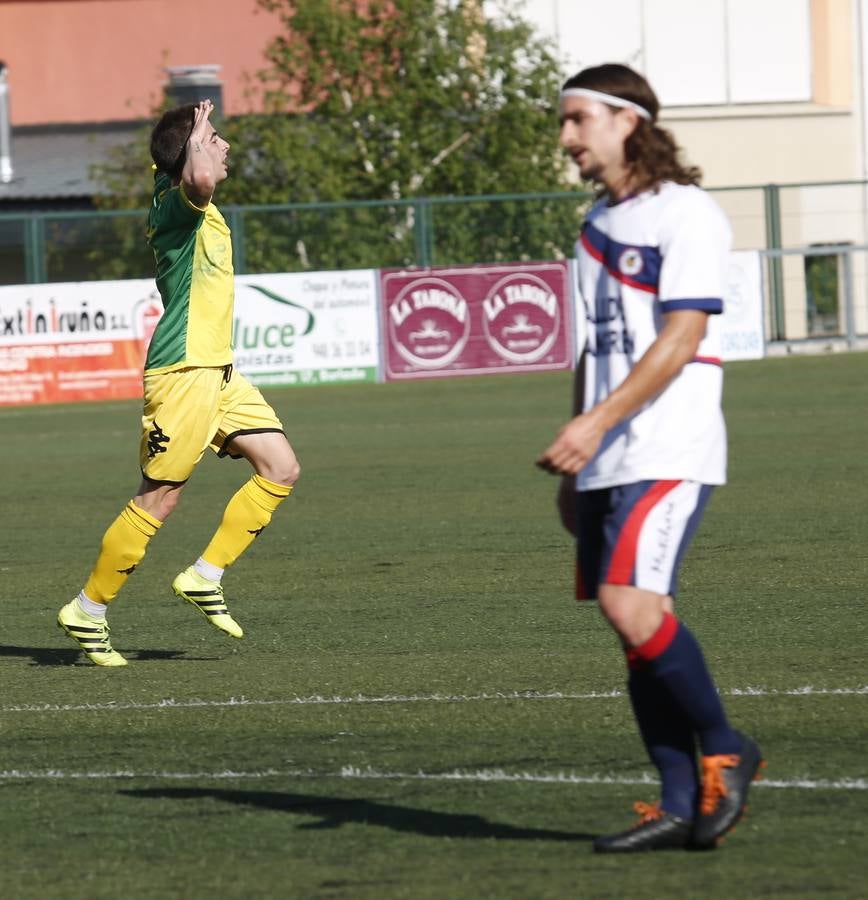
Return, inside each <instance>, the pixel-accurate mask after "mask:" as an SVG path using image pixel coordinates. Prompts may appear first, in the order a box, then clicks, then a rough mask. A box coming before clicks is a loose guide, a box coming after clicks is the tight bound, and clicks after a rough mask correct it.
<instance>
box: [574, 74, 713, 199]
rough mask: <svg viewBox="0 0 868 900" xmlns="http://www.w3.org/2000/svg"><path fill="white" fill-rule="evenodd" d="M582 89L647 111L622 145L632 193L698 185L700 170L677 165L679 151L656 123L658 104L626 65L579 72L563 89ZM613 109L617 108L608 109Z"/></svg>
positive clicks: (652, 92)
mask: <svg viewBox="0 0 868 900" xmlns="http://www.w3.org/2000/svg"><path fill="white" fill-rule="evenodd" d="M568 88H585V89H587V90H591V91H599V92H600V93H603V94H611V95H612V96H614V97H621V98H622V99H624V100H629V101H630V102H632V103H635V104H637V105H638V106H641V107H642V108H643V109H645V110H647V111H648V114H649V115H650V116H651V118H650V119H645V118H644V117H640V118H639V124H638V125H637V126H636V129H635V131H633V133H632V134H631V135H630V136H629V137H628V138H627V140H626V141H625V142H624V154H625V157H626V160H627V165H628V166H629V169H630V176H631V180H632V183H633V185H634V186H635V188H636V190H639V191H647V190H654V189H656V188H658V187H659V186H660V183H661V182H663V181H674V182H675V183H676V184H697V185H698V184H699V183H700V181H701V180H702V170H701V169H698V168H697V167H696V166H689V165H685V164H684V163H682V162H681V159H680V156H681V148H680V147H679V146H678V144H676V143H675V138H674V137H673V136H672V134H671V132H669V131H667V130H666V129H665V128H661V127H660V126H659V125H658V124H657V115H658V113H659V112H660V101H659V100H658V99H657V95H656V94H655V93H654V91H653V90H652V88H651V85H650V84H648V82H647V81H646V80H645V79H644V78H643V77H642V76H641V75H640V74H639V73H638V72H634V71H633V69H631V68H629V66H622V65H620V64H619V63H605V64H604V65H601V66H591V67H589V68H587V69H582V71H581V72H579V73H578V74H577V75H573V76H572V78H568V79H567V80H566V81H565V82H564V86H563V90H567V89H568ZM611 108H612V109H613V110H616V109H617V108H618V107H614V106H613V107H611Z"/></svg>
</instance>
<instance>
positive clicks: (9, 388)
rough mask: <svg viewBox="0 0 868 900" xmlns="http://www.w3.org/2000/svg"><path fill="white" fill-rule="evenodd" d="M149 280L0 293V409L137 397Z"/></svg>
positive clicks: (148, 328) (148, 324)
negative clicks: (34, 404) (38, 404)
mask: <svg viewBox="0 0 868 900" xmlns="http://www.w3.org/2000/svg"><path fill="white" fill-rule="evenodd" d="M161 314H162V306H161V304H160V301H159V297H158V296H157V294H156V289H155V287H154V282H153V279H142V280H138V281H103V282H81V283H67V284H33V285H14V286H10V287H2V288H0V406H18V405H24V404H31V403H67V402H69V401H72V400H121V399H132V398H136V397H141V396H142V364H143V362H144V358H145V352H146V349H147V345H148V341H149V340H150V337H151V334H153V331H154V328H155V327H156V323H157V321H159V318H160V315H161Z"/></svg>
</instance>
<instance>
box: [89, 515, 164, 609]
mask: <svg viewBox="0 0 868 900" xmlns="http://www.w3.org/2000/svg"><path fill="white" fill-rule="evenodd" d="M162 524H163V523H162V522H161V521H160V520H159V519H155V518H154V517H153V516H152V515H150V513H146V512H145V511H144V510H143V509H140V508H139V507H138V506H136V504H135V503H133V501H132V500H130V502H129V503H128V504H127V505H126V506H125V507H124V510H123V512H122V513H121V514H120V515H119V516H118V517H117V518H116V519H115V520H114V522H112V524H111V525H109V527H108V531H106V533H105V534H104V535H103V538H102V546H101V547H100V552H99V556H98V557H97V561H96V565H95V566H94V567H93V572H91V573H90V578H88V580H87V584H86V585H85V586H84V593H85V595H86V596H87V597H88V598H90V599H91V600H93V601H94V602H95V603H111V601H112V600H114V598H115V597H117V595H118V591H120V589H121V588H122V587H123V586H124V582H125V581H126V580H127V578H129V577H130V575H131V574H132V572H133V570H134V569H135V567H136V566H137V565H138V564H139V563H140V562H141V561H142V557H143V556H144V555H145V550H146V549H147V547H148V542H149V541H150V540H151V538H152V537H153V536H154V535H155V534H156V533H157V529H158V528H159V527H160V525H162Z"/></svg>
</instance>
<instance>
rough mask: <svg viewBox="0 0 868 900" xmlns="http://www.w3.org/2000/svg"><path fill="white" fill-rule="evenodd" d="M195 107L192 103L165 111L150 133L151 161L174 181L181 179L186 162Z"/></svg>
mask: <svg viewBox="0 0 868 900" xmlns="http://www.w3.org/2000/svg"><path fill="white" fill-rule="evenodd" d="M195 114H196V107H195V105H194V104H192V103H187V104H185V105H184V106H176V107H175V108H174V109H170V110H167V111H166V112H165V113H163V115H162V116H161V117H160V121H159V122H157V124H156V125H155V126H154V130H153V131H152V132H151V159H153V161H154V164H155V165H156V167H157V168H158V169H159V170H160V171H161V172H165V173H166V174H167V175H170V176H171V177H172V178H174V179H178V178H180V177H181V172H182V171H183V169H184V163H185V162H186V160H187V141H188V140H189V139H190V133H191V132H192V131H193V120H194V117H195Z"/></svg>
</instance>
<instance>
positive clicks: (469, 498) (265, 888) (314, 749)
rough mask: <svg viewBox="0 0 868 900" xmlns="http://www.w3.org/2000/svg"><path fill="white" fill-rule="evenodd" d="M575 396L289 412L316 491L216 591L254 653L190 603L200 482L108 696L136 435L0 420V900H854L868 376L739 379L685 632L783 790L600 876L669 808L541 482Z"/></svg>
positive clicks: (521, 394) (865, 679) (839, 359)
mask: <svg viewBox="0 0 868 900" xmlns="http://www.w3.org/2000/svg"><path fill="white" fill-rule="evenodd" d="M569 393H570V376H569V374H568V373H562V374H556V375H533V376H494V377H488V378H473V379H454V380H445V381H427V382H423V383H415V384H396V385H381V386H333V387H321V388H316V389H310V390H298V389H290V390H272V391H269V392H268V397H269V399H270V400H271V401H272V402H273V403H274V405H275V406H276V408H277V409H278V412H279V414H280V415H281V417H282V418H283V421H284V423H285V425H286V427H287V431H288V433H289V436H290V439H291V441H292V443H293V444H294V446H295V447H296V448H297V450H298V454H299V457H300V460H301V463H302V469H303V471H302V479H301V482H300V484H299V487H298V489H297V491H296V494H295V496H293V497H292V498H291V499H290V500H289V501H288V503H287V504H285V505H284V507H283V508H282V509H281V510H280V512H279V513H278V515H277V516H276V518H275V521H274V522H273V523H272V525H271V526H270V527H269V529H268V530H267V531H266V532H265V534H264V535H263V536H262V537H261V538H259V539H258V540H257V541H256V543H255V544H254V545H253V547H252V548H251V550H250V552H249V553H248V554H247V555H246V556H245V557H244V558H242V560H241V561H239V563H238V564H237V566H236V567H235V568H234V569H233V570H231V571H230V572H229V573H227V577H226V579H225V584H226V588H227V598H228V600H229V603H230V608H231V609H232V610H233V612H234V613H235V615H236V617H237V618H238V620H239V621H240V622H241V624H242V625H243V627H244V629H245V632H246V635H245V638H244V639H243V641H240V642H233V641H232V640H231V639H230V638H228V637H223V636H222V635H221V634H219V633H218V632H217V631H216V630H214V629H212V628H210V627H209V626H208V625H207V623H206V622H205V621H204V620H203V619H202V618H201V617H199V616H198V615H197V614H196V613H195V611H193V610H191V609H189V608H188V607H187V606H186V605H185V604H183V603H182V602H180V601H179V600H177V598H175V597H174V595H173V594H172V592H171V589H170V583H171V580H172V578H173V577H174V575H175V574H176V573H177V572H178V571H180V569H181V568H183V567H185V566H187V565H189V564H190V563H191V562H192V561H193V560H194V559H195V558H196V556H197V555H198V553H199V552H200V550H201V549H202V547H203V546H204V544H205V542H206V541H207V539H208V537H209V536H210V534H211V532H212V530H213V528H214V527H215V525H216V523H217V521H218V519H219V516H220V513H221V510H222V508H223V505H224V503H225V501H226V499H227V498H228V497H229V495H230V494H231V493H232V492H233V491H234V490H235V488H236V487H237V486H238V485H239V484H240V483H241V482H242V481H244V480H246V479H247V477H248V470H247V467H246V465H245V464H243V463H238V462H231V461H228V460H227V461H220V462H218V461H217V460H215V459H214V458H213V457H210V456H209V457H206V459H205V460H204V461H203V463H202V465H201V467H200V468H199V469H198V471H197V472H196V473H195V475H194V477H193V479H192V480H191V482H190V484H189V486H188V488H187V490H186V492H185V495H184V497H183V498H182V501H181V505H180V506H179V508H178V510H177V512H176V513H175V515H174V516H173V518H172V519H170V520H169V522H168V523H167V524H166V526H165V527H164V529H163V530H162V531H161V533H160V534H159V535H158V536H157V538H156V539H155V541H154V542H153V543H152V545H151V548H150V551H149V554H148V556H147V557H146V559H145V561H144V562H143V563H142V565H141V566H140V567H139V569H138V570H137V571H136V573H135V574H134V575H133V577H132V578H131V579H130V581H129V583H128V585H127V587H126V589H125V590H124V592H123V593H122V594H121V596H120V598H119V599H118V601H117V603H116V605H115V606H114V607H113V609H112V611H111V618H110V621H111V624H112V628H113V631H112V637H113V641H114V644H115V646H116V647H117V648H118V649H119V650H121V651H122V652H124V653H125V654H126V655H127V656H128V657H129V659H130V665H129V666H128V667H127V668H126V669H122V670H114V671H112V670H109V671H106V670H100V669H96V668H94V667H92V666H89V665H86V664H84V662H83V657H81V656H79V654H78V653H77V652H76V651H75V649H74V647H73V646H72V644H71V643H70V642H69V640H68V639H67V638H66V637H64V636H63V635H62V634H61V633H60V631H59V630H58V629H57V628H56V627H55V624H54V621H55V616H56V613H57V610H58V608H59V607H60V606H61V605H62V604H63V603H64V602H66V601H67V600H68V599H69V598H71V597H72V596H73V595H74V594H75V593H76V592H77V591H78V590H79V589H80V587H81V585H82V583H83V582H84V579H85V578H86V576H87V574H88V571H89V569H90V566H91V564H92V562H93V559H94V556H95V553H96V550H97V547H98V543H99V540H100V537H101V535H102V532H103V531H104V529H105V528H106V526H107V525H108V523H109V522H110V521H111V520H112V519H113V518H114V517H115V516H116V515H117V513H118V512H119V510H120V508H121V507H122V505H123V503H124V502H125V501H126V500H127V499H128V498H129V497H130V496H131V494H132V492H133V489H134V488H135V486H136V484H137V475H138V470H137V465H136V459H137V455H136V454H137V451H136V445H137V440H138V427H139V426H138V421H139V407H138V404H137V403H135V402H130V403H105V404H94V405H90V404H84V405H72V406H66V407H40V408H30V409H6V410H2V411H0V427H2V435H3V443H2V449H3V456H2V471H3V475H2V479H0V496H2V510H3V527H2V540H0V599H2V627H0V685H2V698H0V848H2V852H0V859H2V888H0V893H2V895H3V896H4V897H7V898H10V900H25V898H28V900H29V898H40V900H44V898H64V900H67V898H70V900H77V898H119V897H125V898H151V897H153V898H161V900H162V898H168V897H171V898H178V897H183V898H199V897H203V898H205V897H207V898H252V897H263V898H284V897H299V898H308V897H311V898H353V900H355V898H465V897H466V898H477V897H492V898H558V900H561V898H565V897H591V898H596V897H613V898H616V897H617V898H620V897H625V896H629V897H631V898H655V900H656V898H660V897H671V896H682V897H704V898H731V897H761V896H762V897H783V896H786V897H800V898H802V897H818V898H819V897H823V898H828V897H840V898H855V897H860V896H865V891H866V887H865V885H866V875H868V861H866V860H868V826H866V819H868V816H866V811H868V790H866V788H868V763H866V758H868V757H866V749H868V688H866V686H868V672H866V647H868V628H866V614H865V604H866V580H868V579H866V570H868V566H866V559H868V356H866V355H864V354H852V355H840V356H827V357H803V358H795V357H794V358H787V359H769V360H765V361H762V362H756V363H739V364H730V365H729V366H728V367H727V376H726V396H725V404H726V410H727V416H728V423H729V430H730V458H731V463H730V485H729V486H727V487H726V488H724V489H722V490H719V491H718V492H717V493H716V495H715V497H714V498H713V499H712V503H711V505H710V508H709V510H708V512H707V514H706V517H705V521H704V523H703V526H702V527H701V528H700V531H699V534H698V536H697V538H696V541H695V543H694V546H693V548H692V551H691V553H690V554H689V556H688V559H687V562H686V564H685V567H684V569H683V572H682V580H681V597H680V599H679V613H680V615H681V616H682V617H683V618H684V619H685V620H686V622H687V623H688V624H689V625H690V626H691V628H692V629H693V630H694V631H695V632H696V633H697V635H698V636H699V638H700V640H701V641H702V642H703V645H704V648H705V651H706V655H707V657H708V659H709V662H710V664H711V667H712V670H713V672H714V675H715V677H716V679H717V682H718V684H719V686H720V689H721V691H722V692H724V694H725V697H726V704H727V708H728V711H729V714H730V716H731V718H732V719H733V721H734V722H735V723H736V725H737V726H738V727H741V728H743V729H745V730H747V731H749V732H750V733H751V734H754V735H755V736H756V737H757V739H758V740H759V741H760V743H761V745H762V747H763V750H764V752H765V755H766V756H767V758H768V760H769V767H768V769H767V771H766V779H767V781H766V783H765V784H764V785H758V786H757V787H756V788H755V790H754V791H753V792H752V795H751V809H750V813H749V815H748V817H747V818H746V819H745V820H744V821H743V822H742V823H741V824H740V825H739V827H738V828H737V829H736V831H735V832H734V833H733V834H732V835H731V836H730V837H729V838H728V840H727V841H726V843H725V845H724V846H723V847H722V848H720V849H719V850H717V851H715V852H713V853H705V854H696V853H684V852H678V853H661V854H652V855H649V856H643V857H641V858H635V857H629V858H617V857H615V858H613V857H596V856H594V855H593V854H592V853H591V852H590V843H589V842H590V839H591V838H592V837H593V836H594V835H596V834H599V833H600V832H605V831H609V830H616V829H620V828H621V827H625V826H626V825H627V824H629V823H630V822H631V821H632V820H633V813H632V810H631V804H632V802H633V801H634V800H639V799H644V800H652V799H654V798H655V796H656V788H655V785H653V784H647V783H646V784H643V781H644V780H646V779H648V778H650V777H651V775H652V774H653V773H652V771H651V769H650V766H649V764H648V763H647V761H646V759H645V756H644V753H643V750H642V747H641V745H640V742H639V739H638V737H637V735H636V733H635V729H634V727H633V724H632V720H631V716H630V713H629V709H628V703H627V700H626V699H625V697H624V696H623V693H620V692H621V691H622V690H623V687H624V671H623V662H622V658H621V654H620V653H619V651H618V649H617V647H616V645H615V641H614V639H613V637H612V636H611V634H610V633H609V631H608V629H607V628H606V627H605V626H604V624H603V622H602V621H601V619H600V617H599V615H598V613H597V611H596V609H595V608H594V607H593V605H590V604H584V605H581V606H577V604H576V603H575V602H574V601H572V600H571V591H572V558H573V554H572V547H571V544H570V541H569V539H568V538H567V536H566V535H565V534H564V533H562V532H561V530H560V529H559V525H558V523H557V520H556V516H555V512H554V506H553V495H554V489H555V481H554V479H552V478H550V477H549V476H547V475H545V474H543V473H541V472H539V471H538V470H536V469H535V467H534V466H533V460H534V458H535V456H536V455H537V453H538V452H539V451H540V450H542V449H543V448H544V447H545V446H546V445H547V443H548V441H549V439H550V437H551V436H552V434H553V433H554V431H555V429H556V428H557V427H558V426H559V425H560V424H561V423H562V421H563V419H564V416H565V414H566V412H567V410H568V407H569V402H570V401H569Z"/></svg>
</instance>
